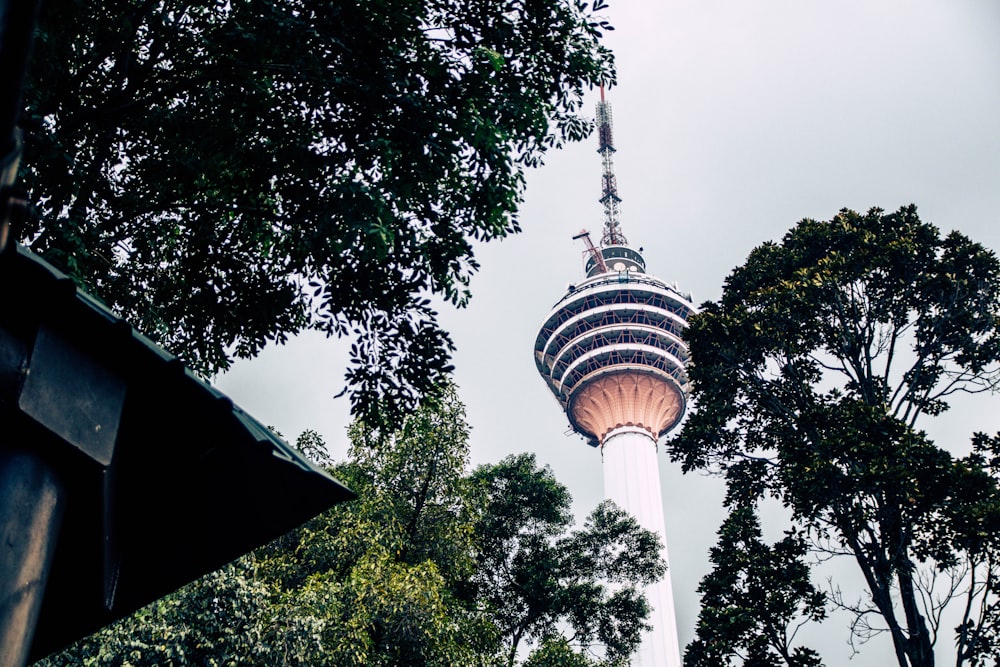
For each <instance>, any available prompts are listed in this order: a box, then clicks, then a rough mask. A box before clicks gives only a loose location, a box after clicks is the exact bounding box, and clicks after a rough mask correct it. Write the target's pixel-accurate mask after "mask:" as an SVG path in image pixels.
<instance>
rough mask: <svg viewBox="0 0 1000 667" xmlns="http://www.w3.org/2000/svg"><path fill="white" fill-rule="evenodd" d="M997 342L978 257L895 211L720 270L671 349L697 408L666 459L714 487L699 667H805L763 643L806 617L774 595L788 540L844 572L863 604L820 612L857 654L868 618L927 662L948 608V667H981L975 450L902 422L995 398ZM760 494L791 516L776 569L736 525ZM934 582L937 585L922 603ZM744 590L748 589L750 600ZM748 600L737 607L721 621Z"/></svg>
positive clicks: (990, 520) (980, 490)
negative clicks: (852, 570)
mask: <svg viewBox="0 0 1000 667" xmlns="http://www.w3.org/2000/svg"><path fill="white" fill-rule="evenodd" d="M998 335H1000V262H998V260H997V257H996V256H995V254H994V253H993V252H991V251H989V250H987V249H986V248H983V247H982V246H980V245H978V244H976V243H974V242H972V241H971V240H969V239H968V238H966V237H964V236H962V235H961V234H958V233H957V232H952V233H950V234H948V235H946V236H942V235H941V234H940V232H939V231H938V229H937V228H936V227H934V226H933V225H930V224H927V223H924V222H922V221H921V220H920V219H919V217H918V216H917V212H916V208H915V207H913V206H908V207H903V208H901V209H899V210H898V211H896V212H895V213H890V214H886V213H884V212H883V211H882V210H880V209H872V210H870V211H868V212H867V213H865V214H858V213H856V212H854V211H849V210H843V211H841V212H840V213H839V214H837V216H835V217H834V218H833V219H832V220H830V221H827V222H818V221H815V220H803V221H801V222H800V223H799V224H798V225H796V226H795V227H794V228H792V229H791V230H790V231H789V232H788V233H787V234H786V235H785V237H784V238H783V239H782V241H781V243H780V244H776V243H765V244H763V245H761V246H760V247H758V248H756V249H755V250H754V251H753V252H752V253H751V254H750V256H749V257H748V258H747V261H746V263H745V264H743V265H742V266H740V267H737V268H736V269H735V270H734V271H733V272H732V274H731V275H730V276H729V278H727V280H726V284H725V289H724V292H723V296H722V299H721V300H720V301H719V302H718V303H707V304H705V305H704V306H703V308H702V311H701V312H700V313H699V314H698V315H696V316H695V317H693V318H692V320H691V326H690V328H689V329H688V330H687V332H686V334H685V337H686V339H687V341H688V344H689V346H690V350H691V357H692V363H691V365H690V366H689V369H688V370H689V374H690V377H691V380H692V388H693V389H692V394H693V396H694V399H695V403H696V405H697V409H696V410H695V411H694V412H693V413H692V414H691V415H690V416H689V418H688V421H687V422H686V424H685V427H684V429H683V431H682V432H681V433H680V435H678V436H677V437H676V438H675V439H674V440H672V441H671V442H670V443H668V448H669V450H670V452H671V455H672V456H673V457H674V458H675V459H679V460H681V461H682V462H683V464H684V467H685V469H686V470H690V469H695V468H702V469H711V470H715V471H718V472H721V473H722V474H724V475H725V477H726V480H727V484H728V493H727V497H726V503H727V505H728V506H729V507H730V508H732V509H731V514H730V517H729V519H728V520H727V523H726V524H725V525H724V526H723V532H722V533H721V534H720V550H717V551H715V552H713V562H715V569H714V571H713V572H712V573H711V574H710V575H708V577H706V579H705V580H704V581H703V586H704V587H706V588H705V592H706V598H705V607H704V609H703V616H704V617H705V618H706V619H707V620H705V622H704V623H703V624H701V625H700V626H699V638H698V640H697V641H696V642H695V644H692V650H693V651H694V650H695V649H696V652H697V655H699V656H701V657H699V658H698V659H699V660H700V661H701V662H700V663H698V664H706V665H707V664H719V663H717V662H713V661H720V660H730V661H731V660H735V657H734V656H736V655H742V656H744V662H743V663H742V664H746V665H749V664H786V665H795V664H818V662H813V660H817V661H818V657H817V656H815V654H813V653H811V652H809V651H808V650H807V649H804V648H802V649H801V651H799V653H795V652H792V651H791V650H790V648H789V645H788V642H786V641H784V640H780V638H781V636H782V635H781V632H779V630H780V629H781V628H785V627H788V625H789V623H792V622H793V620H794V619H795V618H796V615H799V617H801V618H802V619H805V620H808V619H813V620H817V619H819V618H820V616H819V615H817V614H816V613H814V612H815V610H816V609H817V607H815V606H814V605H812V603H808V602H807V601H808V600H809V599H811V598H810V595H812V593H809V591H808V590H807V588H800V589H797V590H795V591H793V590H785V589H782V588H781V586H780V584H781V582H782V581H783V580H786V581H788V582H794V581H799V582H800V583H802V584H803V585H805V584H807V583H808V577H807V576H806V575H805V574H804V572H805V570H801V571H800V570H799V569H798V568H800V567H802V568H804V567H805V566H804V565H803V564H802V558H801V557H802V556H803V555H804V554H805V551H804V547H802V545H804V544H805V541H804V540H805V539H807V538H808V539H809V540H810V542H811V545H812V547H813V548H814V549H816V550H817V551H818V553H822V554H847V555H849V556H850V557H852V558H853V559H854V561H855V563H856V564H857V566H858V568H859V570H860V573H861V575H862V577H863V579H864V581H865V582H866V585H867V588H868V591H867V594H868V596H869V602H868V603H866V604H861V605H853V604H846V603H844V602H843V601H842V599H840V598H831V602H833V603H834V604H837V605H839V606H841V607H842V608H844V609H846V610H847V611H848V612H849V613H851V614H853V616H854V618H855V622H854V624H852V632H858V633H859V635H860V636H861V638H862V639H865V638H867V637H868V636H870V634H869V633H875V632H877V631H876V630H873V629H872V628H873V624H872V623H869V621H868V620H867V619H868V618H869V616H870V615H872V614H879V615H881V618H882V620H883V621H884V627H885V630H884V631H885V632H886V633H888V634H889V635H890V637H891V639H892V641H893V645H894V647H895V649H896V658H897V661H898V662H899V664H900V665H901V667H915V666H916V665H930V664H932V663H931V662H930V661H931V660H932V659H933V657H932V654H933V651H932V647H933V637H932V631H931V628H935V627H937V624H938V623H940V619H941V614H942V609H943V608H944V606H945V603H946V602H947V600H949V599H952V598H957V600H956V606H957V607H959V608H962V609H964V612H963V616H964V621H965V622H963V625H962V626H960V628H959V630H958V631H957V635H956V638H957V643H958V654H959V655H960V656H963V655H965V654H968V655H967V656H966V657H961V658H960V660H965V659H969V656H972V655H973V654H975V655H985V654H986V653H975V652H976V651H987V653H989V652H992V653H991V655H994V656H995V655H996V651H997V647H996V645H995V644H993V643H991V642H993V641H994V640H993V639H990V638H991V637H992V636H993V633H994V632H995V630H994V627H993V625H992V623H994V621H995V619H994V614H993V613H992V612H991V610H992V609H994V607H995V605H996V584H995V583H994V582H995V581H997V579H996V575H997V574H998V573H1000V572H998V571H997V570H996V563H995V557H996V554H997V552H996V545H995V544H994V543H993V541H992V539H990V538H987V535H990V534H992V532H993V530H994V528H995V523H996V516H997V511H996V502H997V501H996V499H997V497H1000V496H998V494H1000V484H998V481H1000V480H998V477H997V470H996V469H994V468H993V467H990V466H991V464H989V465H988V464H987V460H991V459H989V457H990V456H991V454H988V453H987V452H988V451H990V447H991V444H990V443H991V442H992V441H990V440H989V439H987V438H986V437H985V436H977V438H976V440H975V443H976V449H975V451H974V452H973V454H972V455H971V456H970V457H966V458H964V459H958V460H956V459H954V458H953V457H952V456H951V455H950V454H949V453H948V452H946V451H944V450H942V449H941V448H939V447H938V446H936V445H935V444H934V443H932V442H931V441H930V440H929V439H928V438H927V436H926V434H924V433H923V432H922V431H919V430H918V429H917V424H918V423H919V420H920V419H921V417H923V416H925V415H931V416H933V415H936V414H939V413H940V412H942V411H944V410H946V409H947V407H948V402H947V401H948V399H949V397H950V396H951V395H952V394H954V393H956V392H972V393H974V392H980V391H992V390H995V389H996V388H997V386H998V385H997V383H998V380H1000V347H998ZM768 497H770V498H774V499H777V500H778V501H780V502H781V503H782V504H783V505H784V506H785V507H786V508H787V509H788V510H790V514H791V518H792V522H793V525H794V526H795V527H796V532H795V533H794V535H795V540H796V544H797V545H798V546H796V549H799V551H798V552H796V555H795V557H794V558H792V559H791V560H788V559H783V557H782V558H778V553H777V552H776V551H775V549H777V548H778V547H779V545H780V544H782V543H779V544H776V545H774V546H773V547H772V546H768V545H766V544H764V543H762V542H761V541H760V539H759V529H758V528H757V527H756V523H755V521H756V519H755V518H753V517H752V516H750V515H748V514H747V512H749V511H750V510H748V509H747V508H749V507H752V506H754V505H755V504H756V503H757V502H758V500H760V499H762V498H768ZM733 531H737V532H735V533H734V532H733ZM734 540H735V541H734ZM723 546H726V547H727V548H723ZM789 553H791V552H789ZM776 558H777V560H775V559H776ZM793 566H794V568H793ZM789 568H792V569H794V570H795V571H794V572H792V570H791V569H789ZM942 573H946V575H947V576H948V577H952V578H953V581H954V582H955V584H954V588H953V589H952V591H951V593H950V594H948V595H945V597H944V601H945V603H937V602H934V603H931V602H930V601H931V600H935V599H939V596H940V594H941V593H940V590H939V589H936V588H934V584H933V581H934V580H935V577H938V576H941V574H942ZM779 575H780V576H779ZM772 576H778V578H777V579H774V580H773V581H771V583H766V582H768V581H770V580H769V579H768V578H769V577H772ZM782 577H784V579H782ZM753 581H758V582H765V583H761V585H760V586H759V589H760V593H759V595H757V594H753V595H751V594H750V593H749V592H748V588H747V587H748V586H750V585H751V583H752V582H753ZM769 587H772V588H773V589H774V590H775V591H777V592H779V593H781V591H784V592H783V593H781V595H780V596H779V598H777V601H778V602H780V604H779V606H777V607H774V608H771V607H770V606H769V603H766V601H765V600H764V599H757V598H758V597H759V596H760V595H765V593H766V591H767V590H768V588H769ZM709 592H711V595H709V594H708V593H709ZM755 595H756V597H755ZM747 596H749V598H750V599H753V600H754V606H753V608H749V609H748V608H744V607H741V606H740V604H741V602H740V601H741V599H746V598H747ZM797 604H798V605H805V606H800V607H797V606H796V605H797ZM726 628H728V630H726ZM727 632H728V633H729V634H726V633H727ZM717 633H721V634H717ZM775 638H778V639H775ZM779 640H780V641H779ZM984 642H985V643H990V648H989V649H983V643H984ZM782 646H785V649H782V648H781V647H782ZM783 651H784V652H783ZM977 659H978V658H977ZM796 661H804V662H796ZM722 664H739V663H729V662H727V663H722Z"/></svg>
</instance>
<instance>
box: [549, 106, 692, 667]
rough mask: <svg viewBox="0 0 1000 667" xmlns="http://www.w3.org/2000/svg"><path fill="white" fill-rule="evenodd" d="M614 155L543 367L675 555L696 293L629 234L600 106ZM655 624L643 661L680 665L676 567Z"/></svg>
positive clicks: (658, 593) (626, 500)
mask: <svg viewBox="0 0 1000 667" xmlns="http://www.w3.org/2000/svg"><path fill="white" fill-rule="evenodd" d="M597 118H598V126H599V128H600V134H599V136H600V142H601V148H600V149H599V152H600V153H601V155H602V158H603V163H604V178H603V184H604V193H603V194H604V196H603V197H602V198H601V200H600V201H601V203H602V204H603V205H604V209H605V220H604V233H603V235H602V238H601V244H600V247H595V246H593V245H592V244H591V243H590V240H589V236H588V235H587V234H586V233H581V234H580V235H579V236H586V237H587V239H586V240H587V243H588V246H589V248H590V254H589V258H588V260H587V262H586V266H585V270H586V279H585V280H583V281H582V282H580V283H578V284H576V285H570V287H569V289H568V291H567V293H566V294H565V296H563V297H562V299H560V300H559V301H558V302H557V303H556V304H555V306H554V307H553V309H552V311H551V312H550V313H549V315H548V316H547V317H546V319H545V323H544V324H543V325H542V327H541V329H540V330H539V332H538V336H537V337H536V338H535V349H534V352H535V364H536V366H537V367H538V372H539V373H540V374H541V376H542V378H543V379H544V380H545V382H546V384H547V385H548V386H549V389H551V390H552V393H553V394H554V395H555V397H556V399H557V400H558V401H559V404H560V405H561V406H562V408H563V410H565V412H566V415H567V417H568V418H569V422H570V424H571V426H572V428H573V430H574V431H576V432H577V433H579V434H581V435H583V436H584V437H585V438H586V439H587V442H588V443H589V444H590V445H592V446H594V447H600V449H601V453H602V458H603V462H604V463H603V467H604V495H605V497H606V498H609V499H611V500H614V501H615V502H616V503H617V504H618V505H619V506H620V507H622V508H623V509H625V510H627V511H628V512H630V513H631V514H632V515H633V516H635V517H636V519H637V520H638V522H639V524H640V525H641V526H642V527H644V528H646V529H648V530H652V531H654V532H656V533H658V534H659V535H660V537H661V540H663V545H664V546H663V552H662V555H663V558H664V559H665V560H666V559H667V551H666V535H665V530H664V520H663V497H662V492H661V488H660V477H659V467H658V462H657V459H656V444H657V441H658V439H659V438H660V436H662V435H664V434H666V433H667V432H668V431H669V430H670V429H671V428H673V427H674V426H676V425H677V423H678V422H679V421H680V419H681V417H683V415H684V410H685V406H686V395H687V388H688V380H687V375H686V373H685V371H684V366H685V364H686V363H687V360H688V350H687V347H686V345H685V344H684V341H683V340H682V339H681V332H682V331H683V330H684V327H685V326H686V325H687V319H688V317H689V316H690V315H691V314H692V313H693V312H694V306H693V305H692V302H691V297H690V296H688V295H685V294H683V293H681V292H680V291H679V290H678V289H677V288H676V287H675V286H672V285H669V284H667V283H665V282H664V281H662V280H660V279H659V278H655V277H653V276H650V275H649V274H647V273H646V263H645V260H644V259H643V257H642V254H641V253H640V252H637V251H636V250H634V249H632V248H631V247H630V246H629V245H628V242H627V241H626V240H625V237H624V236H623V235H622V231H621V225H620V221H619V210H618V208H619V207H618V204H619V202H620V201H621V200H620V199H619V198H618V194H617V184H616V183H615V179H614V174H613V169H612V163H611V153H612V152H613V151H614V147H613V144H612V139H611V126H610V110H609V108H608V105H607V103H606V102H605V101H604V91H603V90H602V91H601V102H600V103H599V104H598V108H597ZM645 593H646V597H647V600H648V601H649V603H650V606H651V607H652V613H651V615H650V617H649V619H648V621H649V623H650V625H651V626H652V630H651V631H650V632H649V633H647V634H646V635H645V636H644V638H643V643H642V646H641V648H640V650H639V654H638V656H636V660H634V661H633V663H632V664H633V665H637V666H641V667H679V666H680V664H681V662H680V650H679V646H678V640H677V627H676V625H677V624H676V621H675V618H674V606H673V593H672V587H671V582H670V573H669V571H668V573H667V574H666V576H665V577H664V578H663V579H662V580H661V581H659V582H658V583H656V584H654V585H652V586H649V587H647V589H646V591H645Z"/></svg>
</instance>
